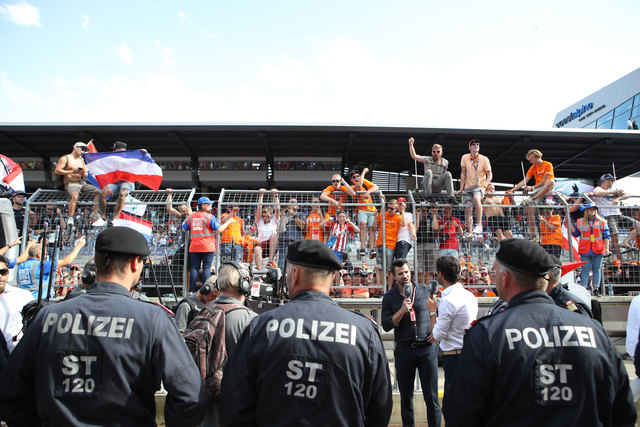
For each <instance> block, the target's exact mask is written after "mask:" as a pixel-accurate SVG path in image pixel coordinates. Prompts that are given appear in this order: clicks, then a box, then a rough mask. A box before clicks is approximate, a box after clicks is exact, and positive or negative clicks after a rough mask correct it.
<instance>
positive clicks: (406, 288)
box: [402, 283, 413, 298]
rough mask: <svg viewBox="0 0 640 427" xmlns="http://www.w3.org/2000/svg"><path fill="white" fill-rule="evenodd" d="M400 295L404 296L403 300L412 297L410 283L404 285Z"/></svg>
mask: <svg viewBox="0 0 640 427" xmlns="http://www.w3.org/2000/svg"><path fill="white" fill-rule="evenodd" d="M402 293H403V294H404V297H405V298H411V295H413V286H411V283H407V284H406V285H404V290H403V291H402Z"/></svg>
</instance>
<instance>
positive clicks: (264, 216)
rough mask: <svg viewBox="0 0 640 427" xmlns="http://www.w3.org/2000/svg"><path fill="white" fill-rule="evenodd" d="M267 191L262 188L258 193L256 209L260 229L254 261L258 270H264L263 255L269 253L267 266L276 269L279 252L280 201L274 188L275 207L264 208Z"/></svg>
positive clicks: (257, 224) (257, 225)
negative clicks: (275, 261)
mask: <svg viewBox="0 0 640 427" xmlns="http://www.w3.org/2000/svg"><path fill="white" fill-rule="evenodd" d="M266 191H267V190H265V189H264V188H261V189H260V190H259V191H258V206H257V208H256V227H257V229H258V241H259V242H260V243H259V244H257V245H256V246H255V248H254V250H253V260H254V262H255V264H256V268H257V269H258V270H262V254H263V253H264V252H265V251H267V250H268V251H269V262H268V263H267V265H271V266H274V267H275V264H274V259H275V258H276V254H277V252H278V222H279V221H280V199H279V198H278V190H277V189H275V188H273V189H272V190H271V194H272V195H273V201H274V203H275V206H274V207H271V206H262V203H263V201H264V193H266Z"/></svg>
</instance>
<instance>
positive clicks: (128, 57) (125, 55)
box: [118, 43, 133, 65]
mask: <svg viewBox="0 0 640 427" xmlns="http://www.w3.org/2000/svg"><path fill="white" fill-rule="evenodd" d="M118 54H120V57H121V58H122V60H123V61H124V63H125V64H127V65H128V64H131V63H132V62H133V53H131V49H129V46H127V45H126V43H122V46H120V47H119V48H118Z"/></svg>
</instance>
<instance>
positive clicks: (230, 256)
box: [220, 243, 243, 262]
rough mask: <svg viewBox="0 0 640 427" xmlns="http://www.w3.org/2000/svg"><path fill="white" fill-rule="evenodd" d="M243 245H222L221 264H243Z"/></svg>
mask: <svg viewBox="0 0 640 427" xmlns="http://www.w3.org/2000/svg"><path fill="white" fill-rule="evenodd" d="M242 255H243V252H242V245H240V244H238V243H222V244H221V245H220V261H221V262H229V261H235V262H242Z"/></svg>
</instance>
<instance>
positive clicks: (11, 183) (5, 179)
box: [0, 154, 24, 193]
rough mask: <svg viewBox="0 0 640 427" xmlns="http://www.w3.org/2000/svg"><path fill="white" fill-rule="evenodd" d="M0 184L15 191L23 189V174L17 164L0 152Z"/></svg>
mask: <svg viewBox="0 0 640 427" xmlns="http://www.w3.org/2000/svg"><path fill="white" fill-rule="evenodd" d="M0 178H1V179H2V180H1V181H0V185H2V186H3V187H5V188H7V189H9V190H13V192H14V193H15V192H16V191H24V175H23V173H22V168H21V167H20V165H19V164H17V163H16V162H14V161H13V160H11V159H10V158H8V157H7V156H3V155H2V154H0Z"/></svg>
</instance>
